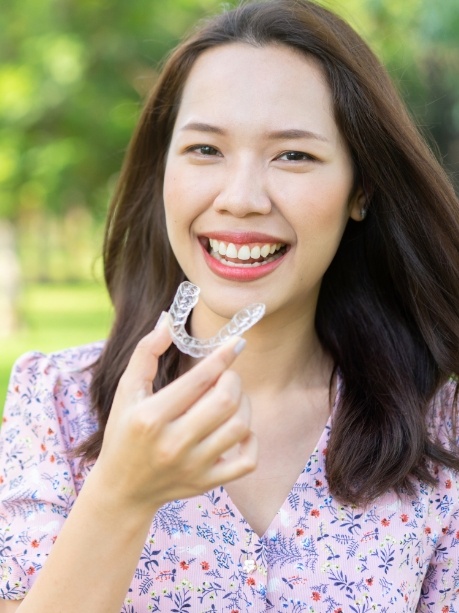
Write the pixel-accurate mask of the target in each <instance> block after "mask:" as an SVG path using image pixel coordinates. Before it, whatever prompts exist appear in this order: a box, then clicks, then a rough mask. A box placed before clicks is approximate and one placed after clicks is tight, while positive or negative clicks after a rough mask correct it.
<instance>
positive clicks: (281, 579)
mask: <svg viewBox="0 0 459 613" xmlns="http://www.w3.org/2000/svg"><path fill="white" fill-rule="evenodd" d="M101 348H102V344H100V343H99V344H93V345H88V346H85V347H80V348H77V349H71V350H67V351H64V352H62V353H55V354H52V355H50V356H45V355H42V354H39V353H30V354H27V355H25V356H24V357H22V358H21V359H20V360H19V361H18V362H17V364H16V366H15V368H14V370H13V374H12V378H11V384H10V389H9V392H8V397H7V404H6V408H5V413H4V424H3V428H2V431H1V442H0V598H1V599H6V600H15V599H21V598H24V596H25V594H26V593H27V591H28V590H29V589H30V587H31V585H32V584H33V582H34V581H35V578H36V577H37V575H38V573H39V572H40V569H41V568H42V566H43V564H44V563H45V561H46V557H47V555H48V553H49V551H50V549H51V547H52V546H53V543H54V541H55V540H56V537H57V536H58V534H59V530H60V528H61V526H62V524H63V523H64V521H65V518H66V517H67V515H68V513H69V511H70V509H71V507H72V504H73V502H74V500H75V497H76V496H77V495H78V492H79V491H80V489H81V486H82V484H83V482H84V479H85V476H86V474H87V472H88V470H90V468H88V469H85V471H81V472H80V470H79V467H78V463H77V462H76V461H74V460H72V459H69V457H68V456H67V453H66V452H67V450H69V449H71V448H72V447H74V446H75V445H76V444H77V443H79V442H80V441H82V440H83V439H85V437H87V436H88V435H89V434H90V433H91V432H93V431H94V429H95V428H96V424H95V420H94V417H93V416H92V415H91V413H90V412H89V409H88V403H89V401H88V388H89V383H90V379H91V372H90V366H91V364H92V363H93V362H94V361H95V360H96V358H97V357H98V355H99V353H100V351H101ZM429 419H430V422H429V427H430V428H432V429H433V430H434V431H435V434H438V436H439V437H440V438H441V439H442V440H445V441H446V439H447V435H448V432H449V431H450V430H451V402H450V399H449V392H448V389H447V388H445V390H443V393H442V394H440V395H439V397H438V399H437V401H436V402H435V403H434V405H433V407H432V411H431V417H430V418H429ZM330 423H331V422H329V424H328V425H327V427H326V428H325V430H324V432H323V434H322V436H321V438H320V440H319V442H318V445H317V448H316V450H315V451H314V453H313V454H312V455H311V457H310V458H309V461H308V462H307V464H306V466H305V468H304V470H303V472H302V473H301V474H300V475H299V477H298V480H297V482H296V483H295V485H294V486H293V488H292V490H291V492H290V494H289V496H288V498H287V499H286V500H285V502H284V504H283V506H282V507H281V508H280V509H279V512H278V513H277V515H276V516H275V518H274V519H273V521H272V523H271V525H270V527H269V529H268V530H267V531H266V533H265V534H264V535H262V536H261V538H260V537H259V536H258V535H257V534H255V532H254V531H253V530H252V529H251V528H250V526H249V525H248V523H247V521H246V520H245V519H244V517H242V515H241V514H240V512H239V511H238V509H237V507H235V505H234V504H233V502H232V501H231V499H230V498H229V496H228V494H227V493H226V491H225V489H224V488H223V487H219V488H217V489H214V490H212V491H210V492H207V493H206V494H204V495H202V496H198V497H196V498H192V499H187V500H176V501H174V502H171V503H169V504H166V505H164V506H163V507H162V508H161V509H160V510H159V511H158V513H157V514H156V516H155V517H154V519H153V521H152V524H151V531H150V534H149V537H148V539H147V541H146V543H145V546H144V548H143V551H142V554H141V556H140V559H139V563H138V565H137V570H136V572H135V575H134V578H133V580H132V584H131V587H130V589H129V592H128V594H127V595H126V599H125V601H124V604H123V608H122V613H143V612H148V611H160V612H161V613H211V612H218V613H220V612H228V613H243V612H244V613H245V612H250V613H252V612H253V613H261V612H265V611H266V612H272V613H300V612H305V613H306V612H307V613H319V612H320V613H370V612H373V611H377V612H378V613H408V612H415V611H416V612H425V613H427V612H429V613H453V612H456V613H457V612H459V596H458V593H459V491H458V490H459V477H458V475H457V474H455V473H454V472H453V471H451V470H447V469H445V468H442V467H439V468H438V472H437V484H436V485H435V487H431V486H426V485H424V484H419V486H418V488H417V494H416V496H415V497H413V498H406V499H398V498H397V497H396V496H395V495H393V494H391V493H388V494H387V495H385V496H384V497H382V498H380V499H378V500H376V501H375V502H374V503H373V504H371V505H370V506H368V507H367V508H357V507H353V506H342V505H340V504H338V503H337V502H336V501H335V500H334V499H333V497H332V496H331V495H330V493H329V491H328V488H327V479H326V476H325V472H324V456H325V453H326V448H327V439H328V435H329V431H330Z"/></svg>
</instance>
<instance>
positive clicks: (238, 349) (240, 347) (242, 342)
mask: <svg viewBox="0 0 459 613" xmlns="http://www.w3.org/2000/svg"><path fill="white" fill-rule="evenodd" d="M246 345H247V341H246V340H245V339H243V338H240V339H239V340H238V342H237V343H236V344H235V345H234V349H233V351H234V353H235V354H236V355H239V354H240V353H241V351H242V350H243V349H244V347H245V346H246Z"/></svg>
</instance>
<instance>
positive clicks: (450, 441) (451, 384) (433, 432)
mask: <svg viewBox="0 0 459 613" xmlns="http://www.w3.org/2000/svg"><path fill="white" fill-rule="evenodd" d="M457 396H458V382H457V380H455V379H453V378H451V379H450V380H449V381H448V382H447V383H445V385H443V386H442V387H441V388H440V389H439V390H438V392H437V393H436V394H435V396H434V398H433V400H432V402H431V404H430V407H429V410H428V412H427V429H428V431H429V434H430V436H431V438H432V440H434V441H437V442H439V443H441V444H442V445H443V446H445V447H447V448H448V449H451V448H452V447H453V446H454V445H455V444H456V445H457V444H459V431H458V428H457V427H455V422H456V419H457V417H456V416H457V413H458V411H457ZM458 426H459V424H458Z"/></svg>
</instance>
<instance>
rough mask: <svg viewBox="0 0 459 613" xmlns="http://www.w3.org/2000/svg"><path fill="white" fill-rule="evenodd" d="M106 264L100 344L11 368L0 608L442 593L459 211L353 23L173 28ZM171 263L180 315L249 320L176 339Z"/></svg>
mask: <svg viewBox="0 0 459 613" xmlns="http://www.w3.org/2000/svg"><path fill="white" fill-rule="evenodd" d="M357 49H358V53H356V50H357ZM104 257H105V276H106V281H107V285H108V288H109V291H110V294H111V297H112V300H113V303H114V306H115V314H116V320H115V324H114V326H113V329H112V331H111V334H110V336H109V339H108V340H107V342H106V343H105V344H103V345H102V344H98V345H89V346H84V347H80V348H77V349H73V350H68V351H64V352H61V353H59V354H51V355H50V356H42V355H34V354H28V355H27V356H25V357H24V358H22V359H21V360H20V361H19V362H18V364H17V367H16V369H15V371H14V372H13V375H12V384H11V388H10V392H9V396H8V403H7V408H6V413H5V415H6V425H5V426H4V428H3V430H2V457H1V459H2V464H1V466H2V471H3V474H2V476H1V484H0V492H1V503H0V504H1V506H0V522H2V531H1V533H0V534H1V535H4V536H1V537H0V538H1V539H3V540H2V542H1V543H0V545H1V546H0V556H1V564H2V573H1V577H2V579H1V581H2V582H1V583H0V596H1V598H2V599H3V601H2V600H1V599H0V612H2V611H5V612H6V611H11V610H16V607H15V605H11V604H7V603H8V601H15V600H16V601H20V602H21V604H20V605H19V609H18V610H19V611H20V612H21V613H28V612H29V611H30V612H32V611H33V612H34V613H37V612H38V613H41V612H45V611H46V612H48V611H55V610H61V609H62V607H63V606H64V605H63V603H64V602H65V610H66V613H79V612H84V613H86V612H87V611H91V612H94V613H98V612H101V613H102V612H103V613H119V611H122V613H140V612H141V611H142V612H143V611H147V610H151V611H161V613H167V612H168V611H170V612H171V613H172V612H175V613H177V612H179V611H180V612H184V611H188V610H190V611H205V613H210V612H212V611H214V612H217V611H231V612H232V613H235V612H242V611H249V610H250V611H259V612H262V611H263V612H265V611H272V612H273V613H281V612H287V613H288V612H290V613H300V612H301V611H304V612H306V611H308V613H319V612H325V611H327V613H330V612H332V611H333V613H338V612H340V611H341V612H342V611H346V610H349V611H351V612H352V613H367V612H369V611H373V610H378V611H379V612H380V613H415V612H419V613H420V612H421V611H422V612H423V613H427V612H430V613H438V612H439V611H441V612H442V613H447V612H448V611H449V612H451V613H452V611H453V610H455V609H454V607H455V604H454V603H455V602H456V601H457V599H458V595H457V594H458V588H459V583H458V581H459V579H458V577H459V539H458V538H457V536H458V534H459V503H458V501H459V479H458V470H459V456H458V447H457V445H456V443H455V441H454V434H455V433H456V432H457V429H456V428H457V423H456V395H457V389H456V383H455V381H456V380H457V376H458V374H459V325H458V324H459V319H458V317H457V310H458V305H459V204H458V202H457V199H456V197H455V194H454V191H453V189H452V187H451V185H450V184H449V182H448V180H447V179H446V176H445V174H444V172H443V170H442V169H441V167H440V166H439V165H438V163H437V162H436V161H435V159H434V158H433V156H432V155H431V153H430V151H429V150H428V148H427V147H426V145H425V144H424V142H423V141H422V139H421V138H420V136H419V134H418V133H417V130H416V128H415V127H414V126H413V124H412V123H411V121H410V119H409V117H408V115H407V113H406V110H405V109H404V107H403V105H402V103H401V102H400V100H399V98H398V96H397V94H396V92H395V90H394V88H393V86H392V85H391V83H390V80H389V78H388V77H387V74H386V73H385V71H384V69H383V68H382V66H381V65H380V64H379V62H378V61H377V59H376V58H375V56H374V55H373V53H372V52H371V51H370V50H369V49H368V47H367V46H366V45H365V44H364V43H363V41H362V40H361V39H360V38H359V37H358V36H357V35H356V34H355V33H354V32H353V30H352V29H351V28H349V26H347V25H346V24H345V23H344V22H342V21H341V20H340V19H339V18H338V17H336V16H335V15H333V14H332V13H330V12H328V11H327V10H325V9H323V8H322V7H320V6H318V5H317V4H315V3H313V2H310V1H309V0H281V1H278V0H276V1H274V0H267V1H262V2H244V3H243V4H241V6H240V7H238V8H236V9H234V10H231V11H228V12H225V13H223V14H222V15H218V16H216V17H215V18H213V19H211V20H209V21H207V22H205V23H204V24H202V25H201V26H199V27H198V28H197V30H196V31H195V33H194V34H192V35H191V37H190V38H188V39H187V40H185V41H184V42H183V43H181V44H180V45H179V46H178V48H177V49H176V50H175V51H174V52H173V53H172V55H171V57H170V58H169V59H168V61H167V62H166V64H165V66H164V70H163V72H162V74H161V76H160V79H159V81H158V83H157V86H156V88H155V90H154V91H153V92H152V94H151V96H150V98H149V100H148V101H147V103H146V107H145V110H144V112H143V115H142V117H141V119H140V122H139V125H138V128H137V130H136V133H135V135H134V137H133V140H132V143H131V147H130V150H129V152H128V155H127V157H126V162H125V166H124V169H123V172H122V174H121V178H120V182H119V186H118V189H117V193H116V194H115V197H114V200H113V203H112V206H111V210H110V213H109V219H108V224H107V233H106V241H105V247H104ZM185 280H188V281H190V282H191V283H194V284H196V285H198V286H199V288H200V290H201V294H200V301H199V302H198V303H197V304H196V306H195V307H194V309H193V311H192V313H191V316H190V318H189V321H188V322H187V328H186V330H184V333H186V334H191V335H192V336H194V337H197V338H209V337H212V336H213V335H214V334H216V332H217V331H218V330H219V329H221V328H222V327H223V326H225V325H228V322H229V320H230V319H231V318H232V316H233V315H234V313H235V312H236V311H238V310H240V309H243V308H244V307H246V306H247V305H248V304H251V303H263V304H265V305H266V314H265V316H264V317H263V318H262V319H261V321H260V322H259V323H257V324H256V325H255V326H253V327H252V328H250V330H248V331H247V332H246V333H245V337H246V338H245V339H244V340H242V339H239V338H235V339H234V338H233V339H231V340H229V341H228V342H227V343H226V344H225V345H223V346H222V347H219V348H218V349H216V350H215V351H214V352H213V353H212V354H211V355H208V356H207V357H205V358H203V359H202V360H201V361H199V360H197V359H195V358H192V357H190V356H188V355H184V354H182V353H180V352H179V350H178V349H177V347H174V346H172V345H171V336H170V332H169V325H168V318H167V317H160V315H161V312H163V311H165V310H167V309H169V307H170V305H171V303H172V301H173V298H174V295H175V293H176V291H177V288H178V287H179V284H180V283H181V282H183V281H185ZM158 320H159V321H158ZM156 322H158V323H157V325H156V327H155V329H154V330H153V332H151V329H152V328H153V326H155V324H156ZM101 569H102V572H101ZM96 573H98V581H97V584H95V585H94V583H93V581H92V579H93V577H94V575H95V574H96ZM82 585H83V586H85V585H91V589H82V588H81V586H82ZM2 602H3V603H4V604H2ZM2 607H3V608H2Z"/></svg>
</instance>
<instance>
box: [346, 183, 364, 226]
mask: <svg viewBox="0 0 459 613" xmlns="http://www.w3.org/2000/svg"><path fill="white" fill-rule="evenodd" d="M366 205H367V196H366V195H365V192H364V190H363V187H358V188H357V189H356V191H355V193H354V194H353V196H352V198H351V200H350V202H349V217H350V218H351V219H353V220H354V221H363V220H364V219H365V217H366V214H367V209H366Z"/></svg>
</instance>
